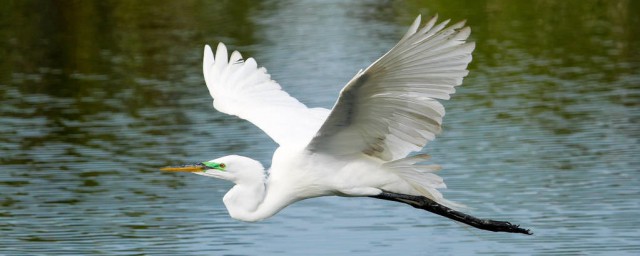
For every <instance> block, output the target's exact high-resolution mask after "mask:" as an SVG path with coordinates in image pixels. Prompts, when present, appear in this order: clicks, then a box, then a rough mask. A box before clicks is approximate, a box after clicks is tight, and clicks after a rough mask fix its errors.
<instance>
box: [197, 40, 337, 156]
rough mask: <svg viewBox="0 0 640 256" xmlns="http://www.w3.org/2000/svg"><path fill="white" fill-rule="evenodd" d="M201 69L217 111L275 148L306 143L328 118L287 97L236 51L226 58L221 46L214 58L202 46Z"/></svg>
mask: <svg viewBox="0 0 640 256" xmlns="http://www.w3.org/2000/svg"><path fill="white" fill-rule="evenodd" d="M202 69H203V73H204V78H205V82H206V83H207V88H208V89H209V93H210V94H211V97H213V100H214V101H213V106H214V107H215V108H216V109H217V110H218V111H220V112H223V113H227V114H230V115H235V116H238V117H240V118H242V119H245V120H248V121H249V122H251V123H253V124H254V125H256V126H258V127H259V128H260V129H262V130H263V131H264V132H265V133H267V135H269V136H270V137H271V138H272V139H273V140H274V141H275V142H276V143H278V144H279V145H286V144H294V143H306V142H308V141H309V140H310V139H311V138H312V137H313V135H314V134H315V132H316V131H317V130H318V129H319V127H320V126H321V125H322V122H324V120H325V119H326V117H327V116H328V114H329V110H327V109H324V108H307V106H305V105H304V104H302V103H300V102H299V101H298V100H296V99H295V98H293V97H291V96H290V95H289V94H287V93H286V92H285V91H283V90H282V88H281V87H280V85H279V84H278V83H276V82H275V81H273V80H272V79H271V76H270V75H269V73H267V70H266V69H265V68H263V67H258V64H257V63H256V61H255V60H254V59H253V58H249V59H247V60H243V59H242V55H241V54H240V53H239V52H237V51H234V52H233V53H231V56H229V55H228V52H227V48H226V46H225V45H224V44H223V43H220V44H218V48H217V50H216V54H215V56H214V55H213V52H212V50H211V47H209V45H206V46H205V48H204V59H203V67H202Z"/></svg>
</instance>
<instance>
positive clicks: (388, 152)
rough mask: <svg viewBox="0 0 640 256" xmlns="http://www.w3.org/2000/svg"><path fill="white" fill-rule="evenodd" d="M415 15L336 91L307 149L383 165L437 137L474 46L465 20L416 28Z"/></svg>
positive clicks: (430, 22) (417, 25)
mask: <svg viewBox="0 0 640 256" xmlns="http://www.w3.org/2000/svg"><path fill="white" fill-rule="evenodd" d="M420 19H421V17H420V16H418V17H417V18H416V20H415V21H414V23H413V24H412V25H411V27H410V28H409V30H408V31H407V33H406V34H405V35H404V36H403V37H402V39H400V41H399V42H398V44H396V46H394V47H393V48H392V49H391V50H390V51H389V52H387V53H386V54H385V55H383V56H382V57H381V58H380V59H378V60H377V61H375V62H374V63H373V64H371V66H369V67H368V68H367V69H365V70H364V71H360V72H358V73H357V74H356V75H355V77H354V78H352V79H351V81H350V82H349V83H347V85H346V86H345V87H344V89H342V91H341V92H340V97H339V98H338V101H337V102H336V104H335V105H334V107H333V109H332V110H331V113H330V115H329V117H328V118H327V120H326V121H325V122H324V124H323V125H322V127H321V128H320V130H319V131H318V133H316V135H315V137H314V138H313V140H312V141H311V142H310V143H309V145H308V146H307V149H308V150H310V151H321V152H328V153H332V154H358V153H364V154H367V155H369V156H372V157H377V158H379V159H381V160H384V161H393V160H398V159H402V158H404V157H405V156H407V155H408V154H409V153H410V152H411V151H418V150H420V149H422V148H423V147H424V146H425V145H426V143H427V142H428V141H430V140H433V139H434V138H435V135H436V134H438V133H440V131H441V124H442V118H443V117H444V114H445V110H444V107H443V106H442V104H441V103H440V102H438V101H437V99H441V100H447V99H449V98H450V94H452V93H454V92H455V86H458V85H460V84H462V79H463V78H464V77H465V76H466V75H467V74H468V70H467V65H468V64H469V62H471V59H472V57H471V52H473V50H474V48H475V45H474V43H473V42H466V40H467V38H468V37H469V35H470V33H471V29H469V27H465V22H464V21H461V22H458V23H455V24H453V25H451V26H448V27H447V25H448V24H449V20H446V21H444V22H441V23H437V24H436V21H437V16H436V17H434V18H432V19H431V20H429V21H428V22H427V23H426V25H425V26H424V27H422V28H420V29H419V24H420Z"/></svg>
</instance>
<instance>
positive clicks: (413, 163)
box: [384, 154, 465, 209]
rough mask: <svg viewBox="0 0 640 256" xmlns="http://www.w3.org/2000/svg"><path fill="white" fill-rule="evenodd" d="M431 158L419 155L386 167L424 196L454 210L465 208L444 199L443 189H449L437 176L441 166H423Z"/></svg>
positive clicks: (394, 162) (388, 163) (388, 164)
mask: <svg viewBox="0 0 640 256" xmlns="http://www.w3.org/2000/svg"><path fill="white" fill-rule="evenodd" d="M429 158H430V156H429V155H427V154H419V155H415V156H410V157H407V158H402V159H398V160H395V161H391V162H387V163H385V164H384V166H385V167H387V168H389V169H391V170H393V171H394V172H396V173H397V174H398V175H399V176H400V177H402V178H403V179H404V180H405V181H407V182H408V183H409V184H411V186H412V187H413V188H414V189H415V190H416V191H417V192H418V193H420V194H421V195H422V196H424V197H427V198H429V199H431V200H433V201H436V202H438V203H440V204H442V205H445V206H447V207H450V208H454V209H461V208H465V206H464V205H462V204H459V203H455V202H451V201H449V200H446V199H444V197H443V196H442V193H440V191H438V189H441V188H447V185H446V184H445V183H444V180H443V179H442V177H440V176H438V175H436V174H435V172H437V171H439V170H441V169H442V168H441V167H440V166H439V165H423V164H419V163H421V162H425V161H426V160H428V159H429Z"/></svg>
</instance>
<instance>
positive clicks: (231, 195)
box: [223, 178, 291, 222]
mask: <svg viewBox="0 0 640 256" xmlns="http://www.w3.org/2000/svg"><path fill="white" fill-rule="evenodd" d="M268 183H269V182H268V181H267V180H265V179H264V178H263V179H262V180H257V179H256V180H252V181H250V182H248V181H245V182H237V183H236V185H235V186H233V188H231V190H229V192H227V194H226V195H225V196H224V198H223V202H224V204H225V206H226V207H227V211H228V212H229V215H230V216H231V217H232V218H234V219H237V220H242V221H250V222H254V221H260V220H263V219H266V218H269V217H271V216H273V215H274V214H276V213H278V212H279V211H280V210H282V208H284V207H286V206H287V205H288V204H289V203H291V202H288V200H286V197H283V196H281V194H280V193H277V191H275V190H274V189H273V188H274V186H269V184H268Z"/></svg>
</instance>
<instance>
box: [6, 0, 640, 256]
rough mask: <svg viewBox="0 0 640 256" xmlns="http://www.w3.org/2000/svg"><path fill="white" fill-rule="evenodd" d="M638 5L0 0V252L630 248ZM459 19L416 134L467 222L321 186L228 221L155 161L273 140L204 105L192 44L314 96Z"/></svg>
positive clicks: (263, 154) (638, 188) (191, 158)
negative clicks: (443, 87) (449, 60)
mask: <svg viewBox="0 0 640 256" xmlns="http://www.w3.org/2000/svg"><path fill="white" fill-rule="evenodd" d="M639 3H640V2H638V1H622V0H620V1H559V2H554V1H530V2H521V1H517V2H516V1H323V2H321V3H319V2H315V1H264V2H257V1H256V2H252V1H220V2H216V3H211V2H209V1H179V2H178V1H135V2H133V1H95V2H89V1H78V2H68V1H7V2H6V3H5V4H3V5H0V38H2V40H0V46H1V47H0V60H1V61H0V99H1V101H2V104H1V105H0V168H1V171H0V206H1V207H0V254H6V255H21V254H30V255H37V254H42V255H63V254H65V255H78V254H113V255H120V254H122V255H132V254H178V255H211V254H214V255H256V254H259V255H281V254H282V253H288V254H303V253H305V254H315V255H327V254H356V255H357V254H360V255H388V254H392V253H394V254H397V253H400V254H403V255H424V254H438V255H440V254H454V255H455V254H458V255H459V254H489V255H514V254H525V255H526V254H552V255H557V254H570V255H575V254H607V255H611V254H620V255H625V254H628V255H634V254H639V253H640V243H638V241H639V240H640V232H639V231H638V227H640V220H638V212H640V197H639V196H638V195H639V194H640V178H639V177H640V175H639V174H640V169H639V168H638V166H640V160H638V155H640V154H639V153H640V152H638V151H639V149H638V145H639V142H638V138H639V136H640V128H638V127H640V111H639V109H638V107H639V106H640V51H638V49H640V38H639V37H638V35H640V18H639V17H638V16H637V15H636V14H637V13H638V12H639V11H640V6H639ZM419 13H421V14H423V16H427V17H428V16H431V15H434V14H435V13H439V15H440V17H442V18H451V19H453V20H462V19H467V21H468V24H469V25H470V26H471V27H472V30H473V32H472V36H471V37H472V38H471V40H473V41H475V42H476V44H477V48H476V50H475V52H474V55H473V56H474V60H473V62H472V64H471V66H470V68H469V69H470V71H471V72H470V75H469V76H468V77H467V78H466V79H465V82H464V85H463V86H461V87H459V88H458V91H457V93H456V94H455V95H454V97H453V98H452V100H451V101H448V102H445V106H446V107H447V111H448V112H447V116H446V118H445V124H444V130H445V131H444V133H443V134H441V136H439V137H438V139H437V140H436V141H434V142H431V143H430V144H428V145H427V147H426V148H425V150H424V151H425V152H427V153H429V154H431V155H432V156H433V161H434V162H435V163H438V164H441V165H443V166H444V170H443V171H442V172H441V175H442V176H443V177H444V178H445V181H446V182H447V184H448V186H449V189H447V190H445V191H444V194H445V196H446V197H447V198H449V199H450V200H454V201H457V202H460V203H463V204H466V205H468V206H470V207H472V210H471V213H472V214H474V215H477V216H480V217H491V218H495V219H504V220H510V221H513V222H515V223H519V224H521V225H523V226H525V227H527V228H530V229H532V230H533V231H534V232H535V235H534V236H522V235H512V234H497V233H490V232H484V231H479V230H475V229H472V228H469V227H466V226H463V225H461V224H457V223H454V222H452V221H450V220H448V219H444V218H441V217H438V216H435V215H432V214H429V213H426V212H421V211H417V210H414V209H412V208H411V207H408V206H406V205H401V204H396V203H392V202H384V201H380V200H374V199H365V198H337V197H331V198H318V199H312V200H306V201H303V202H300V203H297V204H295V205H292V206H290V207H288V208H286V209H285V210H283V211H282V212H281V213H280V214H278V215H276V216H275V217H273V218H271V219H269V220H267V221H264V222H260V223H243V222H238V221H235V220H233V219H231V218H230V217H229V216H228V215H227V213H226V210H225V208H224V205H223V204H222V202H221V198H222V196H223V195H224V193H225V192H226V191H227V190H228V189H229V187H230V184H228V183H226V182H224V181H218V180H213V179H208V178H204V177H201V176H197V175H188V174H174V173H163V172H159V171H158V170H157V168H158V167H161V166H165V165H168V164H176V163H183V162H195V161H202V160H209V159H213V158H217V157H219V156H223V155H227V154H240V155H246V156H250V157H253V158H255V159H258V160H260V161H262V162H263V163H264V164H265V165H267V166H268V165H269V163H270V158H271V154H272V153H273V150H274V149H275V146H276V145H275V143H273V142H272V141H270V140H269V138H268V137H267V136H266V135H264V134H263V133H262V132H261V131H260V130H259V129H257V128H256V127H254V126H252V125H251V124H250V123H247V122H245V121H242V120H238V119H236V118H235V117H230V116H226V115H224V114H221V113H218V112H216V111H215V110H213V108H212V107H211V99H210V97H209V95H208V93H207V90H206V87H205V85H204V81H203V78H202V74H201V58H202V48H203V45H204V44H205V43H208V44H216V43H217V42H219V41H223V42H225V43H226V44H227V46H228V47H229V48H231V49H237V50H240V51H242V52H243V54H244V55H245V56H253V57H255V58H256V59H257V61H258V63H259V64H260V65H262V66H265V67H266V68H267V69H268V70H269V72H270V73H271V74H272V76H273V78H274V79H275V80H277V81H278V82H279V83H280V84H281V85H282V86H283V88H284V89H285V90H287V91H288V92H289V93H290V94H291V95H293V96H295V97H297V98H298V99H300V100H301V101H302V102H304V103H306V104H307V105H309V106H312V107H326V108H329V107H331V106H332V105H333V103H334V101H335V98H336V95H337V93H338V92H339V90H340V89H341V88H342V86H343V85H344V84H345V83H346V81H348V80H349V79H350V78H351V77H352V76H353V75H354V74H355V72H356V71H357V70H359V69H360V68H364V67H366V66H367V65H368V64H369V63H371V62H372V61H373V60H375V59H376V58H377V57H379V56H380V55H381V54H383V53H384V52H385V51H386V50H388V49H389V48H390V47H391V46H393V44H394V43H395V42H396V41H397V40H398V39H399V38H400V37H401V36H402V34H403V33H404V31H405V30H406V28H407V27H408V25H409V24H410V23H411V22H412V20H413V19H414V18H415V16H416V15H417V14H419Z"/></svg>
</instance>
